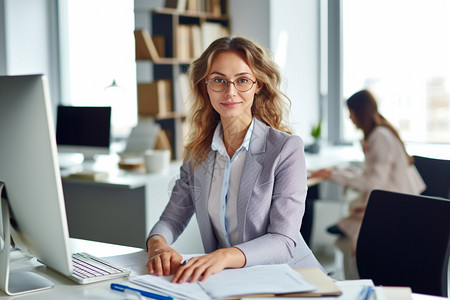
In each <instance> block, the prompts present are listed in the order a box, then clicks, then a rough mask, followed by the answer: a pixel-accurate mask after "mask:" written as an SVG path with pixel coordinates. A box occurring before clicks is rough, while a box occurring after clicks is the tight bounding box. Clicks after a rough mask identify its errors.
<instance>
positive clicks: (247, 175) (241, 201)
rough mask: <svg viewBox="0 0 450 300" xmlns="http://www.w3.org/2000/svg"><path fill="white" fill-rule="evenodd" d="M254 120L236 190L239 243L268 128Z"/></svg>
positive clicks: (242, 239) (264, 147) (242, 236)
mask: <svg viewBox="0 0 450 300" xmlns="http://www.w3.org/2000/svg"><path fill="white" fill-rule="evenodd" d="M254 120H255V127H254V128H253V133H252V137H251V140H250V149H249V151H248V153H247V156H246V158H245V162H244V168H243V170H242V176H241V183H240V185H239V192H238V203H237V219H238V232H239V242H240V243H242V242H243V241H244V229H245V220H246V215H247V207H248V202H249V201H250V198H251V196H252V192H253V188H254V186H255V183H256V180H257V179H258V177H259V174H260V173H261V170H262V165H261V163H260V162H259V161H260V160H261V157H258V156H259V155H261V154H263V153H264V152H265V150H266V137H267V133H268V128H267V127H266V126H265V124H264V123H262V122H261V121H259V120H258V119H256V118H255V119H254Z"/></svg>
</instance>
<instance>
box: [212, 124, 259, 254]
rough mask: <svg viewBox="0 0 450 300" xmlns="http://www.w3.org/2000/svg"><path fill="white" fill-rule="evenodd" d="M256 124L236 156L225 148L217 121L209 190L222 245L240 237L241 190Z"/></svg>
mask: <svg viewBox="0 0 450 300" xmlns="http://www.w3.org/2000/svg"><path fill="white" fill-rule="evenodd" d="M253 126H254V122H253V121H252V123H251V124H250V127H249V129H248V130H247V133H246V135H245V137H244V141H243V142H242V145H241V146H240V147H239V149H238V150H237V151H236V152H235V153H234V155H233V157H232V158H230V157H229V155H228V153H227V151H226V149H225V144H224V142H223V129H222V124H221V123H219V124H218V125H217V127H216V130H215V132H214V136H213V140H212V143H211V148H212V150H214V151H216V152H217V153H216V160H215V163H214V170H213V174H212V176H213V177H212V181H211V189H210V192H209V200H208V212H209V217H210V219H211V223H212V225H213V228H214V232H215V234H216V237H217V239H218V243H219V247H220V248H226V247H230V246H232V245H236V244H237V241H238V233H237V199H238V191H239V185H240V182H241V175H242V169H243V167H244V162H245V158H246V156H247V151H248V149H249V146H250V139H251V136H252V132H253Z"/></svg>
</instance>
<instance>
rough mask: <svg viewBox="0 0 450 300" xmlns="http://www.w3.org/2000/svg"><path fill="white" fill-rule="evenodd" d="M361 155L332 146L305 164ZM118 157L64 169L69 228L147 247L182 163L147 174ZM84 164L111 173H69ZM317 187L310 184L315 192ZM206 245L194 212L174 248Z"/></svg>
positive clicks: (79, 234)
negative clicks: (88, 176)
mask: <svg viewBox="0 0 450 300" xmlns="http://www.w3.org/2000/svg"><path fill="white" fill-rule="evenodd" d="M358 155H361V153H360V151H359V149H357V148H356V147H353V146H333V147H330V146H327V147H323V148H322V150H321V152H320V153H318V154H306V164H307V168H308V170H316V169H319V168H323V167H330V166H333V165H336V164H340V163H343V162H346V161H349V160H355V159H358ZM118 160H119V159H118V156H114V155H110V156H99V158H98V159H97V161H96V162H95V163H94V162H88V163H85V164H83V165H82V166H79V168H78V169H77V168H75V169H72V170H69V171H63V172H62V175H63V181H62V182H63V191H64V197H65V204H66V211H67V220H68V225H69V233H70V236H71V237H73V238H80V239H88V240H93V241H100V242H106V243H112V244H119V245H126V246H132V247H140V248H142V247H145V239H146V236H147V234H148V232H149V231H150V229H151V228H152V227H153V225H154V224H155V223H156V222H157V220H158V219H159V217H160V215H161V213H162V211H163V209H164V207H165V206H166V204H167V202H168V200H169V195H170V191H171V189H172V187H173V185H174V183H175V180H176V178H177V177H178V174H179V167H180V166H181V162H179V161H176V162H172V163H171V165H170V168H169V171H168V172H165V173H158V174H145V172H144V171H143V170H142V169H140V170H137V171H125V170H121V169H119V168H118V167H117V163H118ZM82 168H87V169H92V170H95V171H99V172H100V171H101V172H106V173H107V174H108V177H107V178H105V179H102V180H99V181H93V180H85V179H75V178H71V177H67V175H68V174H70V173H71V172H75V171H78V170H79V169H82ZM320 182H321V180H320V179H310V180H308V186H310V187H313V186H315V185H317V184H318V183H320ZM313 190H314V188H311V189H310V192H309V195H310V196H311V195H312V193H313ZM313 197H314V196H313ZM309 202H312V200H311V201H309ZM308 205H309V203H308ZM309 212H311V213H312V210H308V213H309ZM307 218H308V216H305V224H306V223H307V222H308V221H307V220H306V219H307ZM310 231H311V229H310V228H309V229H306V231H304V235H305V237H306V236H307V235H308V234H307V233H306V232H310ZM307 239H309V238H307ZM201 245H202V243H201V238H200V234H199V232H198V228H197V221H196V219H195V217H193V218H192V220H191V222H190V223H189V225H188V227H187V228H186V230H185V232H184V233H183V234H182V235H181V236H180V238H179V239H178V240H177V241H176V243H175V244H174V247H175V248H176V249H178V250H179V251H180V252H183V253H201V252H202V251H203V248H202V247H201Z"/></svg>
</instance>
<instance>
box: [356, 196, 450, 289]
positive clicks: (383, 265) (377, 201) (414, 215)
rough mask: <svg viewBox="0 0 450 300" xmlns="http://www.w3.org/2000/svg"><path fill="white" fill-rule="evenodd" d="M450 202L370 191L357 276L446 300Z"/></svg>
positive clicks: (361, 233)
mask: <svg viewBox="0 0 450 300" xmlns="http://www.w3.org/2000/svg"><path fill="white" fill-rule="evenodd" d="M449 253H450V200H448V199H441V198H434V197H428V196H422V195H420V196H417V195H408V194H400V193H394V192H388V191H381V190H374V191H372V193H371V194H370V197H369V201H368V205H367V208H366V212H365V215H364V219H363V222H362V225H361V230H360V233H359V237H358V242H357V249H356V262H357V266H358V272H359V276H360V277H361V278H365V279H372V280H373V282H374V283H375V285H384V286H409V287H411V289H412V291H413V292H415V293H422V294H430V295H437V296H444V297H446V296H447V277H448V276H447V274H448V262H449Z"/></svg>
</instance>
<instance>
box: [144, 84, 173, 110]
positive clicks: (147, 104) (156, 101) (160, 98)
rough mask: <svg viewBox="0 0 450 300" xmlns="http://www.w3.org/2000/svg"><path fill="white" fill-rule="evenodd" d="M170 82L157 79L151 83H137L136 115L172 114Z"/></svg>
mask: <svg viewBox="0 0 450 300" xmlns="http://www.w3.org/2000/svg"><path fill="white" fill-rule="evenodd" d="M170 91H171V82H170V80H168V79H159V80H155V81H153V82H151V83H138V113H139V114H140V115H158V114H160V115H164V114H168V113H170V112H172V96H171V92H170Z"/></svg>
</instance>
